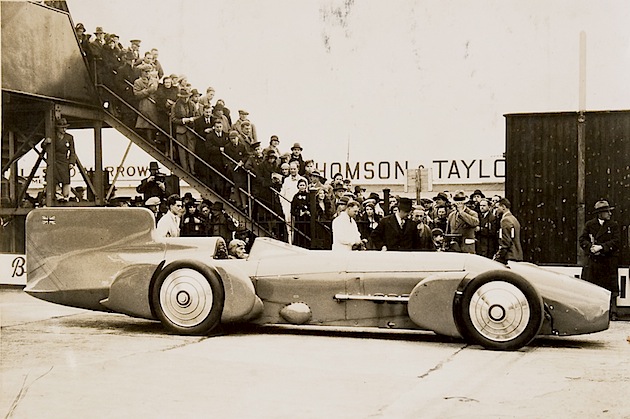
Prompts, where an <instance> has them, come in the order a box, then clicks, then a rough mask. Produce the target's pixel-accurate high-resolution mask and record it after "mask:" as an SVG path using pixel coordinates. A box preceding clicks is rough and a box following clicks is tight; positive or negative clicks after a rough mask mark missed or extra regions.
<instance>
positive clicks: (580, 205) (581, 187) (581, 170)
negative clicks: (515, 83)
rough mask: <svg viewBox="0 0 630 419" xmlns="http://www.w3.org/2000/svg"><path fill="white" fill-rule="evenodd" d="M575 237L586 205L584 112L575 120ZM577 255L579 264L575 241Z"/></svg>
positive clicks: (578, 233) (582, 223)
mask: <svg viewBox="0 0 630 419" xmlns="http://www.w3.org/2000/svg"><path fill="white" fill-rule="evenodd" d="M577 123H578V125H577V221H576V222H577V226H576V227H577V228H576V230H575V231H576V232H577V237H579V236H580V232H581V231H582V229H583V228H584V223H585V222H586V215H585V213H586V210H585V208H586V205H585V189H586V141H585V133H586V116H585V115H584V112H580V114H579V116H578V119H577ZM576 246H577V253H576V262H577V263H578V264H581V262H582V258H583V257H584V256H583V255H582V249H581V248H580V243H579V241H578V240H576Z"/></svg>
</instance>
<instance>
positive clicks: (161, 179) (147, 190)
mask: <svg viewBox="0 0 630 419" xmlns="http://www.w3.org/2000/svg"><path fill="white" fill-rule="evenodd" d="M165 182H166V175H165V174H164V173H160V168H159V167H158V162H156V161H152V162H151V163H149V176H147V177H146V178H144V179H142V181H141V182H140V185H138V186H137V187H136V192H138V193H141V194H142V195H143V198H144V200H145V201H146V200H147V199H149V198H151V197H153V196H155V197H157V198H158V199H160V200H163V199H165V198H166V183H165Z"/></svg>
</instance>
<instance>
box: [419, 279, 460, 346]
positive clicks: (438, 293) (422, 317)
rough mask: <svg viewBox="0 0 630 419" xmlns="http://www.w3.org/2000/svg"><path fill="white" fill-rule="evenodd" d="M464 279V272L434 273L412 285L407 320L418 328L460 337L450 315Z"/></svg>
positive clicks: (452, 316)
mask: <svg viewBox="0 0 630 419" xmlns="http://www.w3.org/2000/svg"><path fill="white" fill-rule="evenodd" d="M465 277H466V274H465V273H464V272H450V273H443V274H436V275H433V276H430V277H428V278H426V279H425V280H424V281H422V282H421V283H419V284H418V285H416V286H415V288H414V289H413V290H412V292H411V295H410V296H409V305H408V310H409V317H410V318H411V320H412V321H413V322H414V323H415V324H417V325H418V326H419V327H421V328H423V329H426V330H433V331H434V332H435V333H437V334H440V335H445V336H451V337H461V336H460V334H459V331H458V330H457V327H455V318H454V315H453V296H454V295H455V292H456V291H457V287H458V286H459V284H460V283H461V281H462V280H463V279H464V278H465Z"/></svg>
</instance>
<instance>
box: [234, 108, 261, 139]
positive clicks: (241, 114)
mask: <svg viewBox="0 0 630 419" xmlns="http://www.w3.org/2000/svg"><path fill="white" fill-rule="evenodd" d="M245 121H248V122H249V124H250V130H251V132H250V133H249V136H250V137H251V138H252V139H253V140H254V141H252V142H256V141H258V136H257V135H256V125H254V124H252V123H251V121H249V112H247V111H246V110H244V109H239V110H238V120H237V121H236V122H235V123H234V125H232V129H235V130H237V131H238V132H239V134H241V135H244V134H245V133H244V132H243V123H244V122H245Z"/></svg>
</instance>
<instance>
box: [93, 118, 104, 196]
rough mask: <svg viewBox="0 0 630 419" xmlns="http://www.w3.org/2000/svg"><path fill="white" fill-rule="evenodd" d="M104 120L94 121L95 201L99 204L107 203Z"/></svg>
mask: <svg viewBox="0 0 630 419" xmlns="http://www.w3.org/2000/svg"><path fill="white" fill-rule="evenodd" d="M102 129H103V122H102V121H94V178H93V180H92V181H93V182H94V189H96V190H95V191H94V192H95V194H94V201H95V204H96V205H97V206H102V205H105V185H104V183H103V182H104V177H103V137H102V134H103V132H102Z"/></svg>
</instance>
